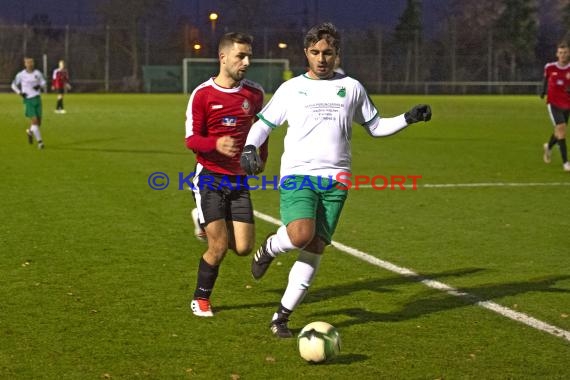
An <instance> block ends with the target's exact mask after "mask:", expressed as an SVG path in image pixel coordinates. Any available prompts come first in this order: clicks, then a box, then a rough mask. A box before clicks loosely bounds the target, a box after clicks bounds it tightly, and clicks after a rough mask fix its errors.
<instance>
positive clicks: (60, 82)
mask: <svg viewBox="0 0 570 380" xmlns="http://www.w3.org/2000/svg"><path fill="white" fill-rule="evenodd" d="M51 89H52V90H54V91H56V92H57V104H56V108H55V113H65V108H64V107H63V94H65V91H68V90H70V89H71V84H69V73H68V72H67V69H66V68H65V61H63V60H60V61H59V63H58V67H57V69H55V70H54V71H53V75H52V82H51Z"/></svg>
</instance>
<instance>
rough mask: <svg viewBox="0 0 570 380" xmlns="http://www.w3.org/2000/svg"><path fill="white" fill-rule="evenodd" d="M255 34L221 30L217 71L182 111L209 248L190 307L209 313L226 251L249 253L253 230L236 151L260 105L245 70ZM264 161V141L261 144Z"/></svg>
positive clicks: (260, 91)
mask: <svg viewBox="0 0 570 380" xmlns="http://www.w3.org/2000/svg"><path fill="white" fill-rule="evenodd" d="M252 42H253V37H251V36H250V35H247V34H243V33H227V34H225V35H224V36H223V37H222V38H221V40H220V43H219V46H218V58H219V61H220V71H219V73H218V75H217V76H216V77H213V78H210V79H208V80H207V81H206V82H204V83H202V84H201V85H199V86H198V87H197V88H196V89H195V90H194V91H193V92H192V94H191V96H190V101H189V102H188V108H187V110H186V146H187V147H188V148H189V149H192V150H193V151H194V152H195V153H196V161H197V164H196V174H195V177H194V179H193V185H194V186H193V189H192V190H193V195H194V199H195V201H196V206H197V209H198V219H199V221H200V224H201V226H202V227H203V228H204V230H205V232H206V237H207V241H208V248H207V249H206V252H204V254H203V255H202V257H201V258H200V262H199V265H198V276H197V277H198V278H197V283H196V288H195V291H194V296H193V300H192V302H191V305H190V307H191V309H192V312H193V313H194V314H195V315H197V316H200V317H211V316H213V312H212V308H211V305H210V296H211V294H212V290H213V288H214V284H215V282H216V279H217V277H218V270H219V267H220V264H221V262H222V260H223V259H224V257H225V255H226V252H227V250H228V248H229V249H231V250H233V251H234V252H235V253H236V254H237V255H238V256H245V255H247V254H249V253H250V252H251V250H252V248H253V244H254V239H255V233H254V219H253V206H252V203H251V199H250V194H249V190H248V189H247V186H244V184H243V179H244V177H245V175H246V173H245V172H244V171H243V169H242V168H241V166H240V154H241V152H242V150H243V147H244V144H245V140H246V137H247V134H248V133H249V129H250V128H251V125H252V124H253V122H254V121H255V120H256V115H257V113H258V112H259V111H261V108H262V107H263V97H264V91H263V88H262V87H261V86H260V85H259V84H257V83H255V82H253V81H250V80H248V79H245V74H246V72H247V69H248V67H249V65H250V63H251V57H252ZM260 156H261V158H262V160H263V162H265V161H266V160H267V144H265V145H264V146H262V147H260Z"/></svg>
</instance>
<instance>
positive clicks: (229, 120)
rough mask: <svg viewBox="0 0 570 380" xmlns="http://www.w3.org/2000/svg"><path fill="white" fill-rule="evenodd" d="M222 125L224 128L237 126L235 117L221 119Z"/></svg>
mask: <svg viewBox="0 0 570 380" xmlns="http://www.w3.org/2000/svg"><path fill="white" fill-rule="evenodd" d="M222 125H223V126H225V127H235V126H236V125H237V117H235V116H224V117H222Z"/></svg>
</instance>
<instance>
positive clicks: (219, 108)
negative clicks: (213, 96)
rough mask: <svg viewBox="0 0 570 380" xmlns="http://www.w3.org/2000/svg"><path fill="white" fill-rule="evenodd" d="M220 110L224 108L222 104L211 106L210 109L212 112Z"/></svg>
mask: <svg viewBox="0 0 570 380" xmlns="http://www.w3.org/2000/svg"><path fill="white" fill-rule="evenodd" d="M222 108H224V106H223V105H222V104H214V105H212V109H213V110H221V109H222Z"/></svg>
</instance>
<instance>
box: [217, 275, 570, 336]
mask: <svg viewBox="0 0 570 380" xmlns="http://www.w3.org/2000/svg"><path fill="white" fill-rule="evenodd" d="M482 270H483V269H481V268H466V269H460V270H455V271H446V272H441V273H432V274H429V275H422V276H419V275H418V276H407V277H405V276H394V277H390V278H378V279H369V280H364V281H354V282H349V283H344V284H339V285H335V286H329V287H324V288H319V289H315V291H313V292H309V293H308V294H307V297H306V298H305V300H304V302H303V304H302V305H308V304H311V303H317V302H322V301H323V300H324V299H327V300H328V299H333V298H340V297H346V296H350V295H352V294H354V293H358V292H361V291H368V292H378V293H388V292H395V291H397V290H395V289H392V288H391V287H394V286H398V285H404V284H407V283H408V284H409V283H414V282H421V281H424V280H437V279H441V278H444V277H454V276H465V275H469V274H473V273H477V272H480V271H482ZM569 278H570V275H563V276H548V277H542V278H536V279H531V280H528V281H519V282H507V283H500V284H486V285H480V286H474V287H465V288H458V289H457V290H458V291H459V292H461V293H464V294H462V295H459V296H458V295H452V294H448V293H446V292H445V291H440V290H435V289H427V290H426V292H423V294H422V295H421V296H418V297H417V298H416V299H412V300H410V301H409V302H407V303H406V304H405V305H404V306H403V307H402V308H401V309H400V310H397V311H392V312H388V313H382V312H377V311H374V310H370V309H368V310H366V309H363V308H359V307H357V308H343V309H336V310H330V311H326V312H320V313H314V314H311V316H313V317H326V316H339V315H344V316H347V317H348V318H349V319H347V320H345V321H342V322H338V323H335V327H337V328H342V327H347V326H352V325H357V324H364V323H370V322H398V321H404V320H409V319H414V318H418V317H421V316H423V315H427V314H431V313H438V312H441V311H445V310H452V309H456V308H460V307H466V306H471V305H475V304H476V303H478V302H481V301H491V300H497V299H500V298H503V297H508V296H514V295H517V294H524V293H529V292H549V293H551V292H553V293H570V291H569V290H566V289H559V288H555V285H556V283H557V282H559V281H563V280H567V279H569ZM268 292H271V293H275V294H276V295H278V296H277V297H276V298H275V300H274V301H272V302H263V303H256V304H237V305H227V306H221V307H219V308H217V309H218V311H222V310H234V309H250V308H269V307H276V306H278V305H279V300H280V296H281V295H282V294H283V289H271V290H268ZM371 306H373V307H375V308H377V306H378V304H374V305H371Z"/></svg>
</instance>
